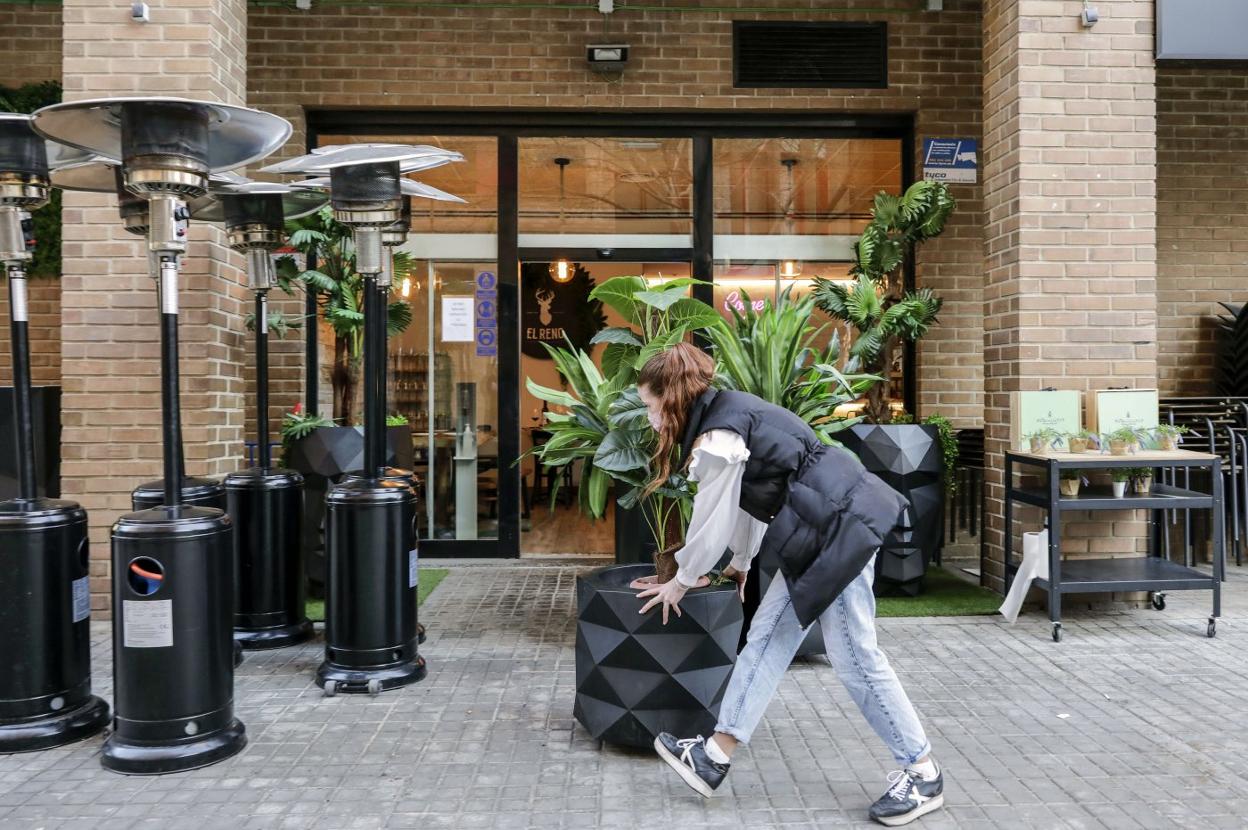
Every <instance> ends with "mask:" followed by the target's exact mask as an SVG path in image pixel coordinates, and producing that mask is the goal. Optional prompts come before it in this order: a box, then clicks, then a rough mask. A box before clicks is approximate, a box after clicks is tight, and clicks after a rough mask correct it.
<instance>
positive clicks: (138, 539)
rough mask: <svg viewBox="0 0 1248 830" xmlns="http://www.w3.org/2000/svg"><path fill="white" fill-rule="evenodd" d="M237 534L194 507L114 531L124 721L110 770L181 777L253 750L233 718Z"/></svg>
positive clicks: (120, 716)
mask: <svg viewBox="0 0 1248 830" xmlns="http://www.w3.org/2000/svg"><path fill="white" fill-rule="evenodd" d="M233 530H234V528H233V525H232V524H231V522H230V519H229V518H228V517H227V516H226V515H225V514H224V513H222V512H221V511H219V510H212V509H210V508H205V507H187V506H178V507H155V508H152V509H150V510H143V511H141V512H138V513H131V514H129V515H126V516H122V517H121V518H120V519H119V520H118V521H117V523H116V524H115V525H113V540H112V541H113V551H112V553H113V608H114V619H113V677H114V683H115V691H114V705H115V708H116V715H115V717H114V720H113V732H112V734H111V735H110V736H109V738H108V740H107V741H105V743H104V749H103V753H102V756H101V763H102V764H103V765H104V767H105V769H109V770H113V771H115V772H122V773H127V774H131V775H159V774H161V773H166V772H179V771H181V770H187V769H194V768H196V767H202V766H206V765H208V764H212V763H215V762H217V761H220V760H222V759H223V758H227V757H229V756H231V755H233V754H234V753H236V752H238V751H239V750H240V749H242V748H243V746H245V745H246V742H247V741H246V737H245V732H244V729H243V726H242V724H241V723H239V721H238V720H237V719H236V718H235V717H234V711H233V709H234V649H235V647H236V646H235V641H234V636H233V634H234V614H233V601H232V597H233V589H234V558H233V556H232V544H231V543H232V537H233Z"/></svg>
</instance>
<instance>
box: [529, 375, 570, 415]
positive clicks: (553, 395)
mask: <svg viewBox="0 0 1248 830" xmlns="http://www.w3.org/2000/svg"><path fill="white" fill-rule="evenodd" d="M524 388H525V389H527V390H529V394H530V395H532V396H533V397H535V398H537V399H538V400H539V401H546V402H547V403H553V404H555V405H556V406H566V407H569V408H571V407H573V406H576V405H577V404H578V403H580V401H578V400H577V399H576V398H574V397H572V396H571V395H569V394H568V393H567V392H560V391H559V390H558V389H550V388H549V387H546V386H542V385H541V384H538V383H534V382H533V378H525V379H524Z"/></svg>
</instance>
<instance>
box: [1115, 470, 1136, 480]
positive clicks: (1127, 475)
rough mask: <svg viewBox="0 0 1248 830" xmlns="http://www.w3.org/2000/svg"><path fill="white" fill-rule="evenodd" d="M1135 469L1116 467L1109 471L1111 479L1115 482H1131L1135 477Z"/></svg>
mask: <svg viewBox="0 0 1248 830" xmlns="http://www.w3.org/2000/svg"><path fill="white" fill-rule="evenodd" d="M1135 469H1136V468H1135V467H1114V468H1113V469H1112V470H1110V471H1109V477H1110V478H1112V479H1113V480H1114V481H1130V480H1131V479H1132V478H1134V477H1135Z"/></svg>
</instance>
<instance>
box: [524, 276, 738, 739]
mask: <svg viewBox="0 0 1248 830" xmlns="http://www.w3.org/2000/svg"><path fill="white" fill-rule="evenodd" d="M692 284H694V281H693V280H688V279H683V280H673V281H670V282H666V283H663V284H660V285H654V286H651V285H649V284H648V283H647V282H646V281H645V280H644V279H642V278H640V277H616V278H614V279H611V280H608V281H606V282H604V283H603V284H602V285H600V286H598V287H597V288H595V289H594V291H593V293H592V294H591V298H592V299H596V300H600V301H601V302H603V303H605V304H606V305H608V306H610V307H611V308H613V309H615V310H616V311H617V312H619V313H620V314H621V315H622V316H623V317H624V319H625V320H627V321H628V323H629V325H628V326H617V327H613V328H608V329H604V330H603V331H601V332H599V333H598V334H597V335H596V336H595V338H594V343H603V344H606V348H605V349H604V350H603V354H602V359H601V366H599V364H597V363H595V362H594V360H593V359H592V357H591V356H590V355H589V354H588V353H587V352H586V351H584V350H582V349H578V348H575V347H573V346H571V344H569V346H568V347H567V348H560V347H552V346H549V345H548V346H547V349H548V351H549V353H550V356H551V359H552V360H553V361H554V363H555V367H556V369H557V370H558V372H559V375H560V378H561V379H562V380H563V381H564V382H565V383H566V385H567V391H563V390H557V389H550V388H547V387H544V386H541V385H539V384H537V383H534V382H533V381H532V380H531V379H530V380H528V381H527V384H526V385H527V387H528V389H529V391H530V392H531V393H532V394H533V395H534V396H535V397H537V398H539V399H541V400H543V401H545V402H546V403H547V404H549V405H550V406H551V407H552V409H551V411H549V412H548V413H547V421H548V426H547V429H548V430H549V432H550V433H551V435H550V438H549V439H548V440H547V441H546V442H545V443H543V444H541V445H539V446H537V447H534V448H533V450H531V451H530V453H531V454H532V455H534V456H536V457H537V458H538V460H539V461H540V462H541V463H542V464H543V465H546V466H549V467H562V466H564V465H566V464H570V463H574V462H575V463H579V464H581V465H582V467H581V481H582V485H581V487H580V488H579V506H580V509H581V511H582V512H584V513H585V514H586V515H588V516H590V517H591V518H595V519H597V518H602V517H603V515H604V514H605V511H606V509H607V505H608V498H609V493H610V492H611V491H612V490H614V491H615V494H616V498H615V500H616V501H617V502H618V504H620V505H621V506H622V507H624V508H626V512H624V513H622V514H620V513H617V521H628V522H633V523H637V524H642V525H644V526H645V527H646V528H647V530H648V532H649V536H650V537H651V540H652V544H653V549H654V550H655V551H656V554H655V557H654V564H653V565H647V564H617V565H613V566H611V567H607V568H600V569H598V570H596V571H594V572H592V573H589V574H586V575H584V576H582V577H579V578H578V579H577V585H576V594H577V632H576V701H575V704H574V706H573V714H574V716H575V717H576V719H577V720H578V721H579V722H580V723H581V724H582V725H583V726H584V727H585V728H586V729H587V730H588V731H589V733H590V734H591V735H592V736H593V737H594V738H595V739H598V740H603V741H607V742H609V743H613V744H621V745H625V746H635V747H648V746H650V745H651V743H652V742H653V740H654V738H655V736H656V735H657V734H658V733H659V732H661V731H665V730H667V731H671V730H673V729H688V728H694V729H698V730H701V731H703V732H705V733H706V734H710V733H709V730H710V729H712V728H713V727H714V725H715V720H716V716H717V714H718V709H719V701H720V698H722V696H723V693H724V689H725V687H726V686H727V683H728V677H729V675H731V673H732V667H733V664H734V663H735V662H736V653H737V643H738V640H739V638H740V633H741V622H742V614H741V604H740V602H738V600H737V596H736V590H735V587H736V586H735V583H731V582H729V583H724V584H718V583H713V584H711V585H708V586H706V587H702V588H694V589H692V590H690V591H689V592H688V593H687V594H686V595H685V599H684V601H683V602H682V603H681V610H682V612H683V613H682V614H681V616H679V617H675V618H672V619H670V620H669V621H668V624H667V625H663V622H662V618H661V615H660V613H659V611H658V609H654V610H652V611H651V612H649V613H648V614H647V615H645V616H644V617H642V616H640V615H639V614H638V611H639V610H640V607H641V604H640V603H639V602H638V600H637V597H636V593H637V591H636V589H635V588H631V587H630V585H633V584H634V583H635V582H636V581H637V580H638V579H640V578H642V577H646V576H649V577H650V579H652V580H655V579H657V580H658V581H660V582H665V581H667V580H668V579H671V578H674V577H675V571H676V567H675V559H674V554H675V551H676V550H677V549H678V547H679V544H680V541H681V540H682V539H683V538H684V531H685V527H686V525H687V522H688V517H689V513H690V509H691V504H692V494H693V489H692V485H691V483H690V482H689V481H688V480H687V479H685V478H684V477H683V476H682V475H680V474H679V473H676V474H673V475H672V476H671V477H670V478H669V479H668V481H667V483H666V485H665V486H663V487H661V488H659V489H658V490H657V491H656V492H654V493H651V494H649V495H646V494H645V493H644V490H645V485H646V484H647V483H648V482H649V481H650V480H651V479H652V478H653V475H654V471H653V466H652V461H651V459H652V456H653V452H654V447H655V441H656V436H655V434H654V431H653V430H652V429H651V428H650V425H649V422H648V420H647V418H646V409H645V405H644V404H643V403H642V402H641V398H640V396H639V395H638V393H637V374H638V372H639V371H640V369H641V367H642V366H643V365H644V364H645V363H646V361H647V360H649V359H650V357H651V356H653V355H655V354H658V353H659V352H660V351H662V350H664V349H666V348H669V347H670V346H673V345H675V344H676V343H678V342H681V341H682V340H684V339H685V338H686V337H688V336H689V335H690V333H692V332H695V331H702V330H705V329H706V328H708V327H710V326H714V325H717V324H718V323H719V322H720V317H719V315H718V314H716V313H715V311H714V309H712V308H711V307H710V306H708V305H706V304H705V303H702V302H700V301H698V300H694V299H692V298H690V297H689V296H687V295H688V287H689V286H690V285H692ZM555 497H557V493H552V499H553V498H555Z"/></svg>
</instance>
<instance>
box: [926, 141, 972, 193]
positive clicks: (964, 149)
mask: <svg viewBox="0 0 1248 830" xmlns="http://www.w3.org/2000/svg"><path fill="white" fill-rule="evenodd" d="M978 170H979V141H977V140H976V139H973V138H925V139H923V178H924V179H925V180H927V181H929V182H945V183H946V184H975V182H976V180H977V176H978Z"/></svg>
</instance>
